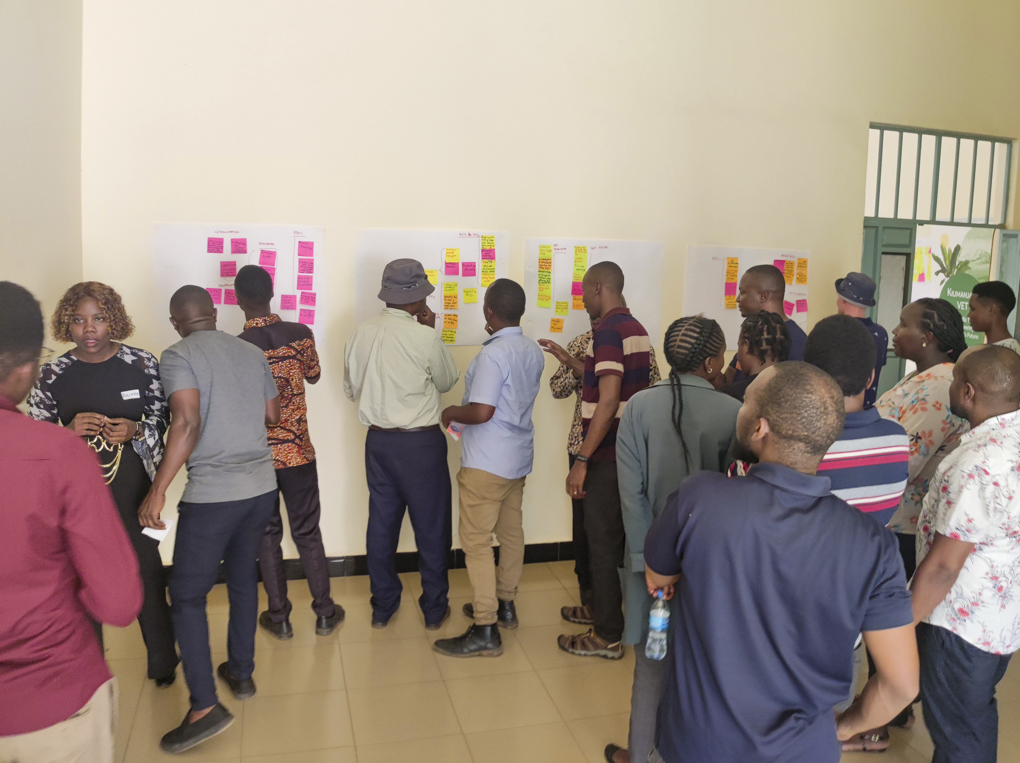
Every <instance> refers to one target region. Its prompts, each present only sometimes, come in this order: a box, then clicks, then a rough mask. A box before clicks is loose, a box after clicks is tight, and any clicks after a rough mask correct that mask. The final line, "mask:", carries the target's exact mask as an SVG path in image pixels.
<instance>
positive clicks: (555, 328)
mask: <svg viewBox="0 0 1020 763" xmlns="http://www.w3.org/2000/svg"><path fill="white" fill-rule="evenodd" d="M549 331H550V332H551V333H553V334H562V333H563V319H562V318H553V319H552V320H550V321H549Z"/></svg>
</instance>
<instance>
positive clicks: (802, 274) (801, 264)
mask: <svg viewBox="0 0 1020 763" xmlns="http://www.w3.org/2000/svg"><path fill="white" fill-rule="evenodd" d="M797 283H799V284H806V283H807V258H806V257H800V258H798V259H797Z"/></svg>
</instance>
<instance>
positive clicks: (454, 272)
mask: <svg viewBox="0 0 1020 763" xmlns="http://www.w3.org/2000/svg"><path fill="white" fill-rule="evenodd" d="M443 272H444V273H446V275H448V276H459V275H460V263H459V262H447V263H446V270H445V271H443Z"/></svg>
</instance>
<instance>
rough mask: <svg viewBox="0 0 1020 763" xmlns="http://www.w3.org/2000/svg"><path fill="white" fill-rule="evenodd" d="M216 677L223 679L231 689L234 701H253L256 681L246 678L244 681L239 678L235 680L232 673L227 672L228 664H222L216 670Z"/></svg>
mask: <svg viewBox="0 0 1020 763" xmlns="http://www.w3.org/2000/svg"><path fill="white" fill-rule="evenodd" d="M216 675H218V676H219V677H220V678H222V679H223V681H224V682H225V683H226V684H227V686H229V687H230V693H231V694H233V695H234V699H238V700H240V701H241V702H244V701H245V700H246V699H251V698H252V697H254V696H255V681H254V679H251V678H245V679H244V680H243V681H242V680H241V679H239V678H234V677H233V676H232V675H230V671H229V670H227V663H225V662H223V663H220V666H219V667H218V668H216Z"/></svg>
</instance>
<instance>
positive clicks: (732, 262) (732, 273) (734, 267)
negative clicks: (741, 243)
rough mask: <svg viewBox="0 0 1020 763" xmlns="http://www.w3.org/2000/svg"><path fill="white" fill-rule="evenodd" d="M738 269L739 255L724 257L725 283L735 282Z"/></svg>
mask: <svg viewBox="0 0 1020 763" xmlns="http://www.w3.org/2000/svg"><path fill="white" fill-rule="evenodd" d="M739 269H740V258H739V257H727V258H726V283H736V282H737V271H738V270H739Z"/></svg>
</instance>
